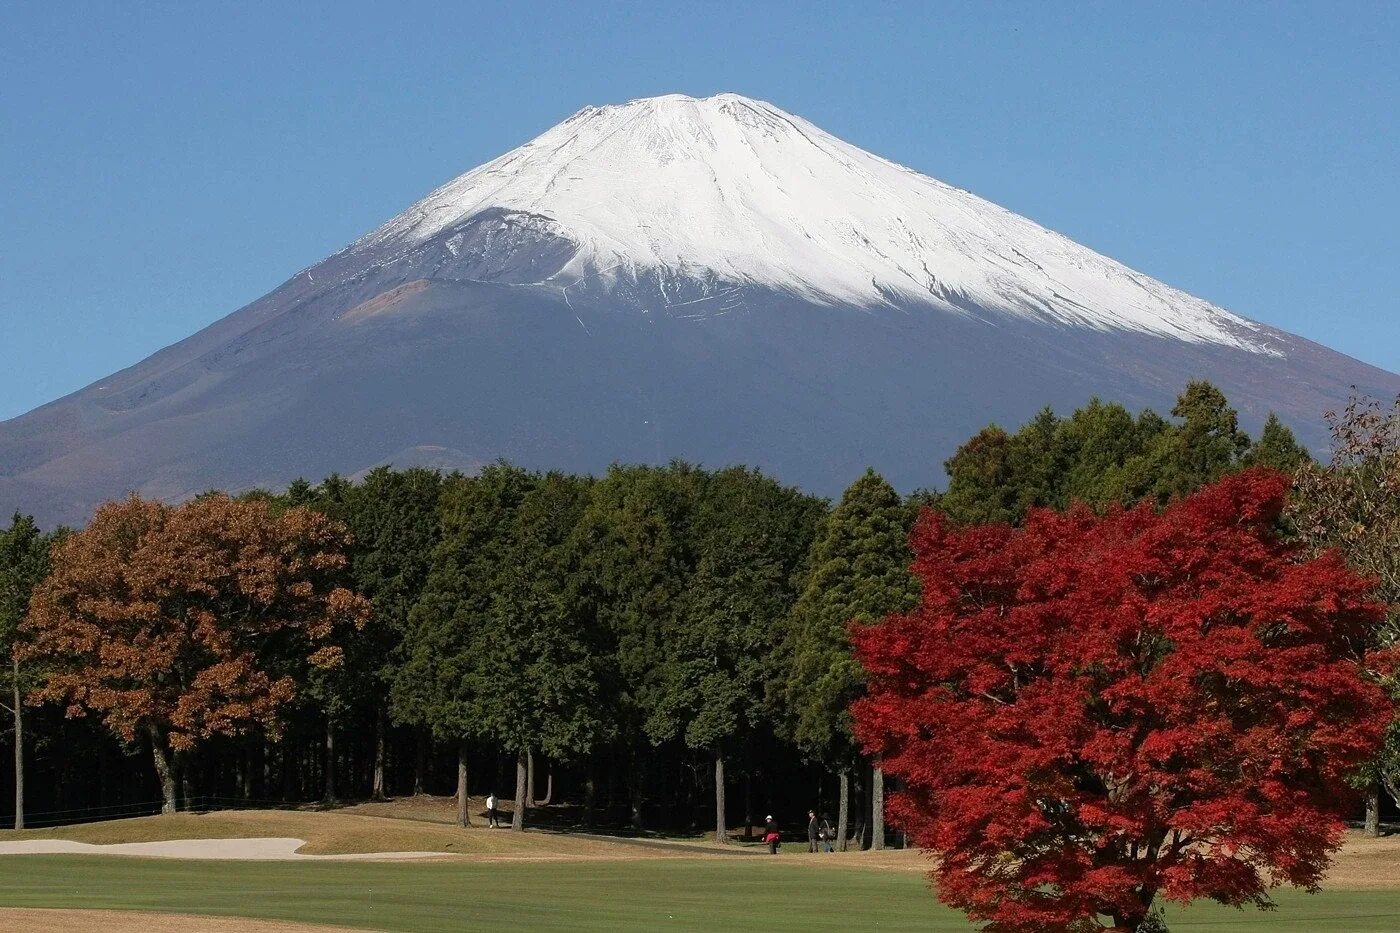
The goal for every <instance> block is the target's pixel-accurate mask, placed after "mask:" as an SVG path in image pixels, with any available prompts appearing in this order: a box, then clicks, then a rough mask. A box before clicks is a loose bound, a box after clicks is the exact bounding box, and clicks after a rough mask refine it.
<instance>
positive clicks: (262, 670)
mask: <svg viewBox="0 0 1400 933" xmlns="http://www.w3.org/2000/svg"><path fill="white" fill-rule="evenodd" d="M345 547H346V536H345V531H344V528H342V527H341V526H339V525H338V524H336V523H335V522H332V521H330V520H329V519H327V518H325V517H324V516H322V515H319V514H317V513H315V512H312V511H309V510H306V509H300V508H294V509H290V510H288V511H285V512H283V513H281V514H275V513H274V511H273V509H272V508H271V507H270V505H269V504H268V503H267V502H263V501H238V500H234V499H230V498H229V497H227V496H224V495H214V496H208V497H204V498H200V499H197V500H194V501H191V502H188V503H186V504H184V505H182V506H178V507H173V508H172V507H169V506H166V505H162V504H160V503H156V502H149V501H145V500H142V499H140V498H138V497H136V496H132V497H131V498H130V499H127V500H125V501H121V502H112V503H108V504H106V505H104V506H102V507H101V508H100V509H98V511H97V514H96V515H95V516H94V517H93V520H92V523H91V524H90V525H88V527H87V528H85V529H84V530H82V531H80V532H76V533H74V534H72V535H71V536H69V537H67V538H65V539H64V540H63V541H62V542H61V543H59V544H58V546H57V547H56V548H55V549H54V551H53V556H52V563H53V567H52V570H51V572H50V573H49V576H48V577H47V578H46V579H45V580H44V582H43V583H41V584H40V585H39V587H38V588H37V589H36V590H35V592H34V595H33V597H32V599H31V602H30V612H29V616H28V618H27V620H26V621H25V623H24V625H23V627H22V632H23V635H24V636H25V643H24V644H23V645H22V647H21V651H20V657H21V658H22V659H30V658H32V659H38V660H41V661H42V662H44V663H45V664H46V665H48V666H49V668H50V669H49V671H48V673H47V674H46V676H45V679H44V682H43V683H42V684H41V685H40V686H39V687H38V688H36V689H35V690H34V691H33V692H32V693H31V694H30V698H31V699H32V700H38V701H42V700H52V701H56V702H60V703H63V704H66V707H67V713H68V715H69V716H83V715H86V714H89V713H92V714H96V715H98V716H101V717H102V721H103V723H104V724H105V725H106V726H107V727H108V728H109V729H111V730H112V731H113V732H114V733H116V735H117V736H118V737H120V738H121V739H122V740H123V741H126V742H135V741H136V740H137V739H138V737H141V738H144V739H146V741H147V742H148V743H149V745H150V751H151V755H152V759H153V761H154V763H155V767H156V772H157V775H158V777H159V778H160V783H161V792H162V796H163V799H164V810H165V812H171V811H173V810H174V809H175V781H174V774H173V771H172V768H171V763H170V757H169V753H170V752H171V751H174V752H176V753H183V752H186V751H188V750H189V749H192V748H194V747H195V746H196V745H197V744H198V743H199V742H200V741H202V740H204V739H207V738H209V737H211V736H215V735H240V734H244V733H246V732H248V731H251V730H262V731H264V732H266V733H268V734H270V735H273V736H275V735H276V734H277V732H278V729H279V719H278V714H279V712H280V711H281V709H282V708H283V707H284V706H285V705H286V704H287V703H289V702H290V701H291V700H292V699H293V697H294V696H295V695H296V692H297V679H298V675H299V674H303V673H304V672H305V671H306V670H307V669H308V668H312V669H330V668H334V667H336V666H338V665H339V664H340V663H341V661H342V658H341V653H340V650H339V649H338V648H336V647H333V644H334V642H335V640H336V636H337V633H338V630H340V629H342V628H344V627H353V628H357V629H358V628H362V627H363V626H364V625H365V624H366V622H367V620H368V619H369V615H370V607H369V604H368V602H367V601H366V600H365V599H363V598H362V597H360V596H358V595H356V594H354V593H352V592H351V591H349V590H347V589H344V588H342V587H340V586H338V585H336V582H335V581H336V580H337V579H338V578H339V575H340V573H341V571H342V569H343V568H344V566H345V560H346V559H345Z"/></svg>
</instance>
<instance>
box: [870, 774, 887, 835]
mask: <svg viewBox="0 0 1400 933" xmlns="http://www.w3.org/2000/svg"><path fill="white" fill-rule="evenodd" d="M884 847H885V772H884V770H883V769H882V768H881V767H880V766H879V764H876V765H875V769H874V773H873V774H871V778H870V848H872V849H876V850H879V849H883V848H884Z"/></svg>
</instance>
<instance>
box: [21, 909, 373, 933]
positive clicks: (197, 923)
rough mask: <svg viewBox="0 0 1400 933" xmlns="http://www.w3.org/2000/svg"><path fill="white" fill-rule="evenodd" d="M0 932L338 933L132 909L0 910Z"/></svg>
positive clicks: (338, 932) (320, 928)
mask: <svg viewBox="0 0 1400 933" xmlns="http://www.w3.org/2000/svg"><path fill="white" fill-rule="evenodd" d="M0 929H5V930H42V931H44V933H92V931H93V930H102V931H104V933H341V931H345V930H347V929H348V928H346V927H327V926H319V925H317V924H311V923H287V922H285V921H281V920H256V919H253V918H250V917H204V916H199V915H196V914H155V913H146V912H145V911H136V910H40V909H37V908H29V907H0Z"/></svg>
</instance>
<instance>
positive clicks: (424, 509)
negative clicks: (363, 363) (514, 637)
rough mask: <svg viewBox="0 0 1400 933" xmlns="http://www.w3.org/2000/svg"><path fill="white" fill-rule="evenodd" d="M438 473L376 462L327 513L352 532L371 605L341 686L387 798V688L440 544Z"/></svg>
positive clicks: (376, 785)
mask: <svg viewBox="0 0 1400 933" xmlns="http://www.w3.org/2000/svg"><path fill="white" fill-rule="evenodd" d="M441 488H442V476H441V475H440V474H438V473H436V472H434V471H432V470H425V469H421V468H414V469H409V470H401V471H396V470H391V469H389V468H388V467H376V468H375V469H373V470H370V471H369V473H368V474H367V475H366V476H365V478H364V480H363V481H362V482H360V483H357V484H355V485H353V486H349V487H348V488H346V489H345V490H344V491H343V493H342V494H341V495H340V497H339V501H338V503H337V505H336V507H335V508H334V509H333V510H332V511H331V515H332V517H334V518H337V519H338V520H340V521H341V522H343V523H344V524H345V526H346V527H347V528H348V529H349V530H350V534H351V536H352V539H353V546H352V547H351V550H350V565H349V568H348V574H349V578H350V580H351V582H352V585H353V587H354V589H355V591H356V592H357V593H360V594H361V595H363V596H365V597H366V598H367V599H369V600H370V602H371V604H372V605H373V606H374V616H375V620H376V624H375V626H374V628H373V630H372V631H371V632H367V633H365V635H363V636H361V637H358V638H356V639H355V640H354V642H353V643H352V644H351V645H347V646H346V648H347V658H346V664H345V670H346V671H347V672H348V673H349V674H350V677H351V683H349V684H348V685H347V686H346V692H347V693H349V694H350V695H351V696H352V697H353V698H354V700H355V702H356V703H358V704H359V705H361V706H362V707H368V708H369V710H370V715H371V716H372V717H373V721H374V730H375V736H374V775H373V778H372V781H371V787H370V796H371V797H373V798H374V799H376V800H378V799H382V798H383V797H384V793H385V789H384V781H385V776H384V743H385V735H384V729H385V714H386V712H387V699H386V698H387V695H388V688H389V686H390V684H391V682H392V680H393V671H394V667H395V665H396V664H397V663H398V662H399V660H400V647H401V643H402V641H403V638H404V633H405V631H406V630H407V627H408V617H409V612H410V611H411V610H412V608H413V606H414V605H415V604H416V603H417V602H418V599H419V597H420V596H421V595H422V592H423V588H424V586H425V585H426V582H427V577H428V572H429V570H430V569H431V565H432V555H433V550H434V548H436V547H437V543H438V515H437V511H438V495H439V492H440V491H441Z"/></svg>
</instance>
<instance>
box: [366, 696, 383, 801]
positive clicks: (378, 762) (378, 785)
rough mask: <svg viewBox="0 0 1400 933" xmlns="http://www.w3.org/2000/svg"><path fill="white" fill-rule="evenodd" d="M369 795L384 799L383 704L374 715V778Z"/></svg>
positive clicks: (375, 798)
mask: <svg viewBox="0 0 1400 933" xmlns="http://www.w3.org/2000/svg"><path fill="white" fill-rule="evenodd" d="M369 796H370V798H371V799H373V800H383V799H384V708H383V707H382V706H381V707H380V708H379V709H378V711H376V713H375V716H374V778H373V780H372V781H371V784H370V789H369Z"/></svg>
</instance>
